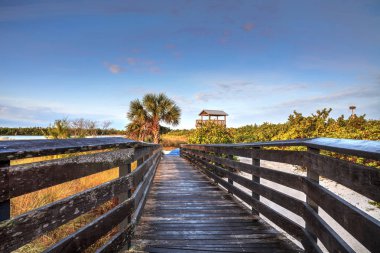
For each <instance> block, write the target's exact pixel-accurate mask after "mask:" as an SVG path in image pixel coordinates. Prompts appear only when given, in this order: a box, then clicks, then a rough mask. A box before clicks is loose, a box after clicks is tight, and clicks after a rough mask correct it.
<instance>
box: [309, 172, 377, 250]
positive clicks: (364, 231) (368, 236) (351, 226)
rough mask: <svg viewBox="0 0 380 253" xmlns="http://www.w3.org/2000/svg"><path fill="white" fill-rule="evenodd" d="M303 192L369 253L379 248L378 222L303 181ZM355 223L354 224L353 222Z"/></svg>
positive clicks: (327, 191) (320, 188)
mask: <svg viewBox="0 0 380 253" xmlns="http://www.w3.org/2000/svg"><path fill="white" fill-rule="evenodd" d="M304 185H305V187H304V192H305V193H306V194H307V195H308V196H309V197H310V198H311V199H313V200H314V201H315V202H316V203H317V204H318V206H320V207H322V209H323V210H324V211H325V212H327V213H328V214H329V215H330V216H331V217H332V218H333V219H334V220H335V221H337V222H338V223H339V224H340V225H341V226H342V227H344V228H345V229H346V230H347V231H348V232H349V233H350V234H351V235H353V236H354V237H355V238H356V239H357V240H358V241H360V242H361V243H362V244H363V245H364V246H365V247H366V248H368V249H369V250H370V251H372V252H375V251H376V250H377V249H379V248H380V241H379V240H373V239H372V238H373V237H380V222H379V221H378V220H376V219H375V218H373V217H371V216H370V215H368V214H366V213H365V212H363V211H361V210H360V209H358V208H356V207H355V206H353V205H351V204H350V203H348V202H347V201H345V200H344V199H342V198H340V197H339V196H337V195H335V194H334V193H332V192H330V191H329V190H327V189H325V188H323V187H322V186H320V185H318V184H316V183H314V182H311V181H310V180H307V179H305V183H304ZM353 221H355V222H353Z"/></svg>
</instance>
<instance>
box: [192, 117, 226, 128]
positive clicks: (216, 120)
mask: <svg viewBox="0 0 380 253" xmlns="http://www.w3.org/2000/svg"><path fill="white" fill-rule="evenodd" d="M207 122H213V123H215V124H217V125H221V126H225V125H226V121H225V120H220V119H207V120H206V119H203V120H202V119H197V120H196V122H195V126H196V127H201V126H202V125H203V124H204V123H207Z"/></svg>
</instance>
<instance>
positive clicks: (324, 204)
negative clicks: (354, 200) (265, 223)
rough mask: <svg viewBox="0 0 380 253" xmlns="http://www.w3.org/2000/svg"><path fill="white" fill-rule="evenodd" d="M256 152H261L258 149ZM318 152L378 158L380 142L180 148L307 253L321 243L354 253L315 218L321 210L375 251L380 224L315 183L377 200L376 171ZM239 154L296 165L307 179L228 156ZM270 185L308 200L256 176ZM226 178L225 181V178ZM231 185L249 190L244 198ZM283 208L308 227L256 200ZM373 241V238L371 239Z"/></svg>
mask: <svg viewBox="0 0 380 253" xmlns="http://www.w3.org/2000/svg"><path fill="white" fill-rule="evenodd" d="M288 146H304V147H307V148H308V151H289V150H273V149H265V148H263V147H288ZM258 148H260V149H258ZM320 150H328V151H333V152H338V153H339V154H349V155H354V156H357V157H365V158H370V159H373V160H376V161H379V160H380V142H378V141H358V140H339V139H328V138H316V139H303V140H302V139H301V140H289V141H274V142H258V143H245V144H208V145H181V156H182V157H184V158H186V159H188V160H189V161H190V162H191V163H193V164H194V165H195V166H197V167H198V168H199V169H201V170H202V171H203V172H204V173H205V174H206V175H207V176H209V177H210V178H212V179H213V180H215V181H216V182H217V183H218V184H220V185H221V186H223V187H224V188H225V189H227V190H228V192H230V193H232V194H233V195H236V196H237V197H238V198H239V199H241V200H242V201H244V202H246V203H247V204H249V205H251V206H252V207H253V209H254V210H255V211H256V212H257V213H260V214H263V215H264V216H265V217H267V218H268V219H269V220H271V221H272V222H274V223H275V224H276V225H278V226H279V227H281V228H282V229H283V230H285V231H286V232H287V233H288V234H290V235H292V236H293V237H294V238H295V239H297V240H299V241H300V242H301V243H302V244H303V246H304V248H305V249H306V250H307V251H308V252H309V251H310V252H320V251H321V249H320V248H319V247H318V245H317V244H316V240H317V239H319V240H321V242H322V243H323V245H324V246H325V247H326V248H327V249H328V250H329V251H330V252H335V251H336V252H353V250H352V249H351V248H350V246H349V245H348V244H347V243H346V242H345V241H344V240H343V239H342V238H341V237H340V236H339V235H338V234H337V232H336V231H334V229H333V228H331V227H330V225H329V224H327V223H326V222H325V221H324V220H323V219H322V218H321V217H320V216H319V214H318V208H319V207H321V208H322V209H323V210H324V211H325V212H327V213H328V214H329V215H330V216H331V217H332V218H333V219H334V220H335V221H336V222H337V223H339V224H340V225H341V226H342V227H343V228H344V229H345V230H346V231H347V232H349V233H350V234H351V235H352V236H353V237H354V238H356V239H357V240H358V241H359V242H360V243H361V244H362V245H363V246H364V247H366V248H367V249H368V250H370V251H373V252H375V251H376V250H377V249H379V248H380V242H379V241H378V240H373V238H376V237H379V236H380V222H379V220H376V219H375V218H373V217H372V216H370V215H368V214H366V213H365V212H363V211H361V210H360V209H358V208H356V207H355V206H353V205H352V204H351V203H348V202H347V201H345V200H343V199H342V198H340V197H339V196H337V195H335V194H334V193H332V192H330V191H329V190H328V189H326V188H324V187H323V186H321V185H319V177H320V176H323V177H325V178H328V179H331V180H333V181H336V182H338V183H340V184H342V185H344V186H346V187H348V188H350V189H352V190H354V191H356V192H359V193H360V194H362V195H364V196H366V197H368V198H370V199H372V200H375V201H378V202H379V201H380V170H379V169H377V168H373V167H368V166H364V165H360V164H355V163H353V162H349V161H346V160H342V159H336V158H333V157H330V156H326V155H322V154H320V153H319V151H320ZM232 155H233V156H241V157H248V158H252V159H253V160H256V161H257V160H260V159H262V160H269V161H275V162H280V163H288V164H293V165H300V166H303V167H305V168H306V169H307V171H308V173H307V176H299V175H294V174H290V173H286V172H282V171H279V170H273V169H268V168H264V167H261V166H259V165H258V164H259V163H254V164H246V163H241V162H239V161H235V160H232V159H231V158H229V157H230V156H232ZM239 171H244V172H247V173H250V174H252V175H253V176H254V177H253V179H252V180H250V179H247V178H245V177H242V176H241V175H238V174H237V172H239ZM261 177H262V178H264V179H266V180H269V181H273V182H275V183H277V184H281V185H284V186H287V187H290V188H293V189H295V190H298V191H301V192H303V193H305V195H306V202H304V201H301V200H298V199H295V198H293V197H292V196H289V195H286V194H284V193H282V192H279V191H276V190H275V189H272V188H270V187H267V186H265V185H262V184H260V180H257V178H258V179H260V178H261ZM224 178H226V179H224ZM234 183H237V184H239V185H241V186H243V187H245V188H246V189H248V190H250V191H252V193H253V194H252V195H249V194H247V193H246V192H244V191H242V190H241V189H239V188H238V187H236V186H235V184H234ZM255 196H263V197H264V198H266V199H269V200H270V201H272V202H274V203H276V204H278V205H280V206H282V207H283V208H285V209H287V210H289V211H290V212H292V213H294V214H297V215H298V216H300V217H302V218H303V220H304V221H305V224H306V226H305V227H302V226H300V225H298V224H297V223H295V222H294V221H292V220H291V219H289V218H288V217H285V216H284V215H282V214H281V213H278V212H277V211H275V210H273V209H272V208H270V207H269V206H267V205H266V204H265V203H263V202H261V200H260V198H258V197H255ZM371 238H372V239H371Z"/></svg>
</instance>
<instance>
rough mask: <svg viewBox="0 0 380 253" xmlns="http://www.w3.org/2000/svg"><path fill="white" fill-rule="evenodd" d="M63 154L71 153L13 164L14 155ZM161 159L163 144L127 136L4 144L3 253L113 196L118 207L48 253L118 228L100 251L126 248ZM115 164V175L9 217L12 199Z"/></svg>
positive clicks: (0, 169)
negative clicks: (129, 138) (134, 139)
mask: <svg viewBox="0 0 380 253" xmlns="http://www.w3.org/2000/svg"><path fill="white" fill-rule="evenodd" d="M87 151H92V152H87ZM95 151H96V152H95ZM83 152H85V153H83ZM59 154H72V155H69V156H68V157H66V158H59V159H54V160H46V161H40V162H32V163H27V164H21V165H11V160H14V159H22V158H31V157H40V156H50V155H59ZM160 157H161V146H160V145H156V144H148V143H141V142H135V141H131V140H127V139H124V138H92V139H70V140H38V141H5V142H0V214H1V216H0V252H11V251H13V250H16V249H18V248H20V247H22V246H23V245H25V244H27V243H29V242H31V241H32V240H34V239H36V238H39V237H41V236H42V235H44V234H45V233H47V232H49V231H53V230H54V229H57V228H59V227H60V226H62V225H64V224H66V223H67V222H69V221H72V220H73V219H75V218H77V217H79V216H81V215H83V214H85V213H88V212H90V211H92V210H94V209H95V208H97V207H99V206H100V205H102V204H104V203H106V202H108V201H111V200H114V201H116V203H117V205H116V206H115V207H113V208H112V209H111V210H108V211H107V212H106V213H104V214H103V215H101V216H99V217H97V218H95V219H94V220H93V221H91V222H90V223H88V224H86V225H84V226H83V227H82V228H80V229H79V230H77V231H76V232H74V233H72V234H71V235H69V236H67V237H66V238H63V239H62V240H61V241H59V242H57V243H56V244H54V245H52V246H51V247H49V248H47V249H46V250H45V252H81V251H83V250H85V249H86V248H88V247H90V246H91V245H92V244H94V243H95V242H96V241H98V240H99V239H100V238H102V237H103V236H105V235H106V234H107V233H108V232H110V231H111V230H112V229H114V228H117V231H118V232H116V233H115V234H114V235H113V236H112V237H111V239H110V240H109V241H108V242H106V243H105V244H104V245H103V246H102V247H101V248H99V249H98V252H110V251H118V250H121V249H123V248H125V247H128V246H129V241H130V238H131V235H132V233H133V231H134V227H135V225H136V223H137V221H138V219H139V217H140V215H141V212H142V209H143V206H144V203H145V199H146V196H147V193H148V190H149V187H150V185H151V182H152V180H153V176H154V173H155V170H156V168H157V166H158V163H159V160H160ZM134 162H136V163H137V165H136V166H137V167H136V168H135V169H134V170H133V171H131V164H132V163H134ZM115 167H118V168H119V177H118V178H116V179H113V180H111V181H108V182H105V183H103V184H100V185H98V186H95V187H93V188H90V189H87V190H84V191H82V192H79V193H76V194H74V195H71V196H69V197H66V198H64V199H61V200H58V201H54V202H52V203H50V204H47V205H45V206H42V207H39V208H36V209H34V210H31V211H28V212H26V213H24V214H21V215H18V216H16V217H10V200H11V198H14V197H17V196H21V195H24V194H27V193H30V192H34V191H37V190H41V189H44V188H47V187H50V186H54V185H57V184H61V183H64V182H68V181H71V180H74V179H78V178H82V177H85V176H89V175H92V174H95V173H98V172H102V171H106V170H109V169H112V168H115Z"/></svg>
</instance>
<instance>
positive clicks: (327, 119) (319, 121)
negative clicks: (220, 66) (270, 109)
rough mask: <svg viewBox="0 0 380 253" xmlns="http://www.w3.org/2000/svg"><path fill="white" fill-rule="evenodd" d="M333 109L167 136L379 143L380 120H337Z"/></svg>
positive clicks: (206, 139) (196, 140) (227, 140)
mask: <svg viewBox="0 0 380 253" xmlns="http://www.w3.org/2000/svg"><path fill="white" fill-rule="evenodd" d="M330 113H331V109H323V110H318V111H317V112H316V113H313V114H311V115H309V116H304V115H302V113H298V112H296V111H294V112H293V113H292V114H291V115H289V117H288V120H287V122H285V123H278V124H274V123H267V122H266V123H263V124H261V125H258V124H254V125H246V126H242V127H238V128H224V127H222V126H218V125H215V124H212V123H209V124H205V125H204V126H203V127H202V128H198V129H195V130H175V131H172V132H169V133H168V134H167V135H173V136H179V135H182V134H183V135H186V136H187V137H188V142H189V143H197V144H204V143H241V142H257V141H274V140H288V139H297V138H314V137H330V138H345V139H360V140H380V120H368V119H366V118H365V115H360V116H357V115H352V116H350V117H349V118H345V117H344V116H343V115H342V116H340V117H338V118H336V119H334V118H332V117H331V116H330Z"/></svg>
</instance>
